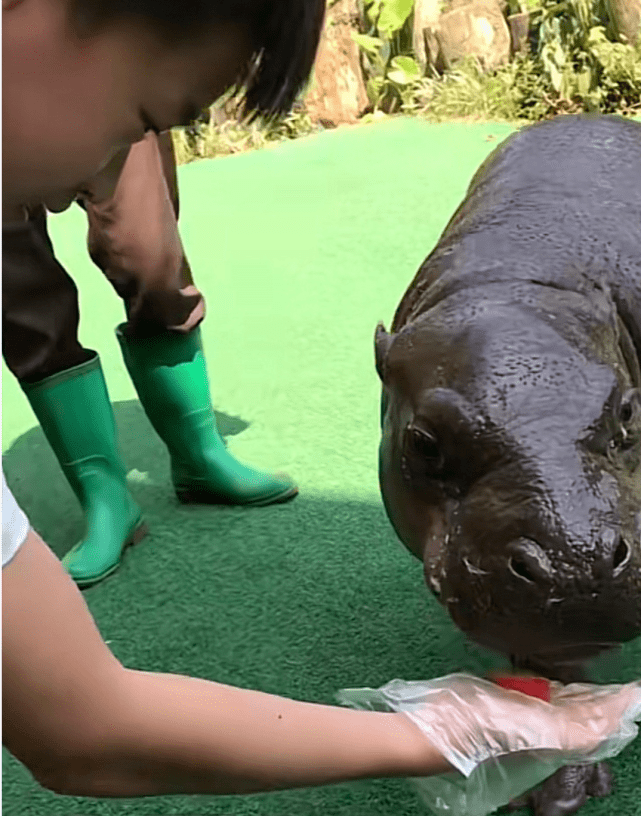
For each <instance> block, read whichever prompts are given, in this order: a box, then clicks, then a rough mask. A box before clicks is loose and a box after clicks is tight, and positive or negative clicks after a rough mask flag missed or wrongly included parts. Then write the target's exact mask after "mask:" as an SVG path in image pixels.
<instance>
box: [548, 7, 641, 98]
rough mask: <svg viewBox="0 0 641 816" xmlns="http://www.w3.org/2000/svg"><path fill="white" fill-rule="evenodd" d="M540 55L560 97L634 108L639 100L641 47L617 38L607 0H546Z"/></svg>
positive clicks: (549, 78) (550, 81) (550, 80)
mask: <svg viewBox="0 0 641 816" xmlns="http://www.w3.org/2000/svg"><path fill="white" fill-rule="evenodd" d="M538 38H539V47H538V53H537V59H538V62H539V64H540V66H541V70H542V73H543V75H544V76H545V77H546V79H547V80H548V81H549V83H550V85H551V87H552V89H553V90H554V92H555V94H556V95H557V97H558V98H559V100H560V101H562V102H571V103H574V104H575V105H577V106H578V107H581V108H583V109H586V110H601V111H608V112H609V111H611V110H612V109H618V110H630V109H632V108H634V107H635V106H638V105H639V100H640V99H641V82H640V81H639V77H640V75H641V51H640V50H639V49H638V48H637V49H632V48H630V47H629V46H625V45H623V44H622V43H620V42H617V41H616V40H615V35H614V31H613V30H612V25H611V21H610V18H609V11H608V6H607V4H606V3H605V2H604V0H565V2H560V3H559V2H556V1H555V0H542V3H541V15H540V22H539V26H538Z"/></svg>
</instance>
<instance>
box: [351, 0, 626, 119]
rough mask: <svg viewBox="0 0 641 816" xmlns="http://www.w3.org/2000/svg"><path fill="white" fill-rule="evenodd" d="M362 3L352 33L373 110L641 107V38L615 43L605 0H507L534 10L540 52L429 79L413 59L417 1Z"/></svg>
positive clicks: (506, 113)
mask: <svg viewBox="0 0 641 816" xmlns="http://www.w3.org/2000/svg"><path fill="white" fill-rule="evenodd" d="M364 2H365V5H364V19H365V21H366V28H367V29H368V30H367V33H366V34H359V33H354V35H353V36H354V39H355V40H356V42H357V43H358V45H359V46H360V50H361V58H362V65H363V70H364V74H365V78H366V87H367V93H368V97H369V100H370V103H371V105H372V109H373V110H374V111H377V110H381V111H385V112H388V113H389V112H394V111H397V110H402V111H406V112H412V111H417V110H423V111H425V112H427V113H429V115H431V116H435V117H436V118H440V117H443V116H447V115H451V116H476V117H488V116H490V117H492V118H497V117H498V118H510V119H511V118H517V117H518V118H523V117H525V118H528V119H531V118H540V117H542V116H546V115H551V114H554V113H558V112H559V111H578V110H600V111H602V112H604V113H612V112H620V113H621V112H623V113H625V112H632V111H634V110H638V109H640V108H641V79H640V77H641V42H640V43H639V45H638V46H637V47H636V48H632V47H630V46H627V45H624V44H623V43H621V42H618V41H617V38H616V36H615V32H614V30H613V26H612V23H611V21H610V17H609V4H608V2H607V0H561V2H559V0H507V2H508V14H518V13H521V12H528V13H529V14H530V21H531V30H532V33H533V35H534V40H535V42H536V43H537V45H536V48H535V52H534V53H533V54H532V55H530V56H528V57H525V58H523V57H519V58H516V59H514V60H513V61H512V62H511V63H510V64H509V65H507V66H503V67H501V68H499V69H497V70H495V71H492V72H488V73H483V72H482V71H481V69H480V67H479V65H478V63H477V62H476V61H474V60H467V61H464V62H463V63H461V64H460V65H458V66H455V67H454V69H453V70H451V71H449V72H448V73H447V74H446V76H445V77H443V78H442V79H433V78H429V77H424V76H423V75H422V71H421V69H420V67H419V65H418V64H417V62H416V60H415V59H414V55H413V53H412V41H411V22H412V10H413V0H364ZM446 111H449V112H450V113H449V114H448V113H446Z"/></svg>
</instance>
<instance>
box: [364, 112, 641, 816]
mask: <svg viewBox="0 0 641 816" xmlns="http://www.w3.org/2000/svg"><path fill="white" fill-rule="evenodd" d="M375 346H376V365H377V370H378V372H379V375H380V377H381V380H382V383H383V397H382V438H381V446H380V467H379V474H380V484H381V492H382V496H383V501H384V504H385V507H386V510H387V513H388V516H389V518H390V521H391V522H392V524H393V526H394V528H395V530H396V532H397V534H398V535H399V537H400V539H401V540H402V541H403V542H404V544H405V545H406V546H407V547H408V549H409V550H410V551H411V552H412V553H414V554H415V555H416V556H417V557H418V558H420V559H421V560H422V561H423V563H424V570H425V577H426V581H427V584H428V586H429V587H430V588H431V589H432V591H433V592H434V593H435V594H436V595H437V597H438V598H439V600H440V601H441V603H443V604H444V605H445V606H446V608H447V609H448V612H449V614H450V615H451V617H452V619H453V620H454V622H455V623H456V624H457V625H458V626H459V627H460V628H461V629H462V630H463V631H465V632H466V633H468V634H469V635H470V637H471V638H473V639H474V640H476V641H478V642H479V643H482V644H484V645H486V646H489V647H490V648H493V649H496V650H498V651H501V652H502V653H504V654H508V655H510V656H511V658H512V661H513V664H514V665H515V666H516V667H518V668H522V669H531V670H533V671H536V672H539V673H542V674H545V675H547V676H548V677H550V678H553V679H559V680H561V681H563V682H570V681H573V680H579V679H582V667H583V665H584V662H585V660H586V659H587V658H588V657H590V656H591V655H593V654H595V653H598V652H599V651H600V650H602V649H604V648H606V647H608V645H613V644H619V643H622V642H625V641H627V640H630V639H632V638H634V637H636V636H638V635H640V634H641V373H640V362H639V361H640V360H641V123H637V122H633V121H629V120H627V121H626V120H624V119H622V118H619V117H610V116H608V117H605V116H563V117H558V118H556V119H554V120H552V121H550V122H545V123H541V124H538V125H534V126H531V127H529V128H526V129H524V130H522V131H521V132H519V133H517V134H514V135H513V136H512V137H510V138H509V139H508V140H506V142H504V143H503V144H502V145H500V146H499V148H497V150H496V151H494V153H493V154H492V155H491V156H490V157H489V158H488V159H487V160H486V162H485V163H484V164H483V165H482V166H481V168H480V169H479V170H478V172H477V173H476V175H475V176H474V178H473V180H472V182H471V184H470V187H469V189H468V193H467V196H466V198H465V200H464V202H463V203H462V204H461V206H460V207H459V209H458V210H457V212H456V213H455V214H454V216H453V218H452V219H451V221H450V222H449V224H448V226H447V227H446V229H445V231H444V233H443V234H442V236H441V238H440V240H439V242H438V244H437V246H436V248H435V249H434V250H433V251H432V253H431V254H430V255H429V256H428V258H427V259H426V261H425V262H424V263H423V265H422V266H421V268H420V269H419V271H418V273H417V275H416V277H415V278H414V280H413V281H412V283H411V284H410V286H409V288H408V290H407V292H406V293H405V295H404V297H403V298H402V300H401V303H400V305H399V307H398V309H397V311H396V314H395V317H394V320H393V324H392V328H391V333H390V334H388V333H387V332H386V331H385V329H384V328H383V327H382V325H379V327H378V328H377V332H376V343H375ZM610 789H611V783H610V777H609V772H608V769H607V767H606V766H603V765H600V766H596V767H594V766H593V767H590V768H585V767H582V768H571V769H564V770H563V771H561V772H559V774H557V775H556V776H555V777H553V778H552V779H551V780H548V782H547V783H546V784H545V785H544V786H543V787H542V788H541V789H539V790H538V791H536V792H534V793H533V794H531V795H530V796H529V797H528V804H529V805H530V806H531V807H532V808H533V810H534V811H535V813H536V814H537V816H562V814H567V813H574V812H575V811H576V810H578V809H579V808H580V807H581V806H582V805H583V803H584V802H585V800H586V798H587V797H588V796H592V795H606V794H607V793H609V791H610Z"/></svg>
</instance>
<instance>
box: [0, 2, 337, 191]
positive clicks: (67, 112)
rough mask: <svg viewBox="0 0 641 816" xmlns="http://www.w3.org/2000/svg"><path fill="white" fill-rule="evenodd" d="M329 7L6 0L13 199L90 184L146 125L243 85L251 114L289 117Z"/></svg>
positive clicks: (6, 165)
mask: <svg viewBox="0 0 641 816" xmlns="http://www.w3.org/2000/svg"><path fill="white" fill-rule="evenodd" d="M324 9H325V0H3V120H4V121H3V176H4V178H3V198H4V201H5V203H7V202H16V201H18V200H19V201H20V202H21V203H22V202H24V201H28V200H30V199H37V198H39V197H41V196H45V195H47V194H48V193H49V192H56V191H58V190H61V189H67V188H71V187H74V186H75V185H76V184H80V183H82V182H83V181H85V180H86V179H87V178H88V177H90V176H91V175H93V174H94V173H95V172H97V170H98V169H99V168H100V166H101V165H102V164H104V162H105V161H106V160H107V159H108V158H109V156H110V154H111V153H112V152H113V150H114V149H116V148H118V147H120V146H122V145H123V144H126V143H128V142H133V141H137V140H138V139H140V138H142V135H143V133H144V130H145V129H148V128H149V127H151V126H155V127H157V128H158V129H160V130H163V129H166V128H168V127H171V126H173V125H177V124H185V123H186V121H185V120H186V119H189V118H195V116H196V115H197V114H198V113H199V111H200V110H202V109H203V108H204V107H206V106H207V105H209V104H211V103H212V102H213V101H214V100H215V99H216V98H218V97H219V96H220V95H221V94H222V93H224V92H225V91H227V90H228V89H230V88H233V87H236V88H239V89H242V91H243V96H244V109H245V112H246V113H247V114H250V115H260V116H264V117H267V118H269V117H272V116H277V115H279V114H282V113H284V112H286V111H287V110H288V109H289V108H290V107H291V104H292V103H293V101H294V100H295V98H296V96H297V94H298V93H299V91H300V90H301V88H302V87H303V85H304V83H305V81H306V80H307V78H308V76H309V73H310V71H311V68H312V65H313V61H314V56H315V53H316V48H317V45H318V39H319V35H320V28H321V25H322V20H323V14H324ZM188 114H189V115H188ZM181 120H182V121H181Z"/></svg>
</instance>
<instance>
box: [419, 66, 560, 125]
mask: <svg viewBox="0 0 641 816" xmlns="http://www.w3.org/2000/svg"><path fill="white" fill-rule="evenodd" d="M545 91H546V85H545V81H544V80H543V79H542V77H541V75H540V72H539V71H537V69H536V67H535V65H534V63H533V61H532V60H531V59H527V58H523V57H517V58H515V60H514V61H513V62H511V63H510V64H509V65H506V66H504V67H503V68H501V69H499V70H497V71H493V72H489V73H488V72H484V71H483V69H482V67H481V65H480V64H479V62H478V60H476V59H474V58H473V57H468V58H467V59H466V60H463V61H462V62H461V63H459V64H458V65H457V66H455V67H454V68H453V69H452V70H451V71H448V72H447V73H446V74H445V75H444V76H443V77H442V78H441V79H437V80H425V82H424V86H423V89H422V92H421V93H420V94H417V97H416V99H415V102H414V105H413V106H411V107H410V106H408V108H407V110H408V112H409V111H411V112H415V113H420V114H422V115H424V116H427V117H428V118H430V119H433V120H436V121H442V120H444V119H456V118H470V119H485V120H488V119H489V120H504V121H515V120H517V119H530V120H537V119H541V118H543V117H544V116H545V115H546V113H547V111H548V104H547V103H546V101H545Z"/></svg>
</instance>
